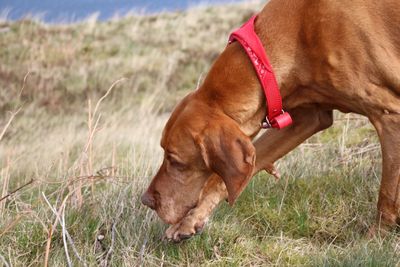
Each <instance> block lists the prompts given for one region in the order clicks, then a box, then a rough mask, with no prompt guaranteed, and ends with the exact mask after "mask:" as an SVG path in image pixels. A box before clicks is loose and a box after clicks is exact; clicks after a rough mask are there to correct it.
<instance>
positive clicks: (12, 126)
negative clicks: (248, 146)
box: [0, 3, 400, 266]
mask: <svg viewBox="0 0 400 267" xmlns="http://www.w3.org/2000/svg"><path fill="white" fill-rule="evenodd" d="M261 6H262V5H261V4H259V3H253V4H240V5H227V6H220V7H210V8H193V9H191V10H189V11H187V12H180V13H167V14H160V15H157V16H139V15H131V16H128V17H125V18H120V19H115V20H113V21H110V22H96V20H95V19H94V18H91V19H88V20H87V21H85V22H83V23H79V24H75V25H69V26H60V25H57V26H54V25H53V26H50V25H45V24H43V23H40V22H37V21H34V20H24V21H18V22H13V23H10V22H6V21H4V20H3V21H1V22H0V175H1V176H0V199H1V196H7V195H8V194H9V193H11V194H10V196H9V197H7V198H6V199H4V200H1V201H0V265H1V264H3V265H4V266H43V265H44V264H46V263H48V265H49V266H66V265H68V263H69V262H70V263H72V264H74V265H76V266H95V265H100V266H161V265H162V266H182V265H184V266H198V265H203V266H207V265H216V266H232V265H233V266H246V265H247V266H250V265H252V266H256V265H264V266H289V265H302V266H399V265H400V235H399V234H398V233H396V232H393V233H391V234H389V235H388V236H386V237H384V238H383V237H379V236H377V237H375V238H374V239H368V238H367V236H366V232H367V230H368V228H369V226H370V225H371V224H372V223H373V222H374V218H375V211H376V202H377V195H378V188H379V181H380V175H381V166H380V164H381V156H380V147H379V144H378V140H377V136H376V134H375V131H374V129H373V128H372V126H371V125H370V124H369V122H368V121H367V120H366V119H365V118H362V117H359V116H355V115H351V114H349V115H343V114H339V113H337V114H335V117H336V121H335V124H334V127H332V128H330V129H328V130H327V131H325V132H323V133H321V134H318V135H316V136H314V137H312V138H311V139H310V140H308V141H307V142H306V143H304V144H303V145H301V146H300V147H299V148H298V149H296V150H295V151H293V152H292V153H291V154H289V155H288V156H287V157H285V158H284V159H282V160H281V161H279V163H278V168H279V170H280V171H281V173H282V179H281V180H280V181H278V182H276V181H275V180H274V179H273V178H272V177H271V176H269V175H267V174H264V173H263V174H260V175H258V176H256V177H255V178H254V179H253V181H252V182H251V183H250V185H249V186H248V188H247V189H246V191H245V192H244V193H243V194H242V196H241V197H240V199H239V200H238V202H237V204H236V205H235V206H234V207H233V208H230V207H229V206H228V205H226V204H225V203H224V204H222V205H221V206H220V207H219V208H218V210H217V211H216V213H215V214H214V216H213V218H212V220H211V221H210V223H209V224H208V226H207V228H206V230H205V231H204V233H203V234H202V235H200V236H196V237H195V238H193V239H191V240H189V241H186V242H184V243H182V244H178V245H176V244H170V243H167V242H164V241H162V240H161V236H162V234H163V232H164V231H165V229H166V226H165V225H163V224H162V223H161V222H160V221H159V219H158V218H157V216H156V215H155V214H154V213H153V212H152V211H150V210H149V209H147V208H145V207H143V206H142V205H141V204H140V201H139V198H140V195H141V193H142V192H143V190H144V189H145V188H146V186H147V185H148V183H149V181H150V179H151V178H152V175H153V174H154V173H155V171H156V170H157V168H158V166H159V164H160V161H161V156H162V151H161V148H160V147H159V139H160V135H161V130H162V128H163V126H164V123H165V122H166V120H167V119H168V116H169V113H170V111H171V110H172V108H173V107H174V105H175V104H176V103H177V102H178V101H179V99H180V98H182V96H184V95H185V94H186V93H188V92H189V91H191V90H193V89H194V88H196V86H197V84H198V83H199V82H201V80H202V78H203V77H204V76H205V75H206V73H207V70H208V69H209V67H210V64H211V63H212V61H213V60H214V59H215V58H216V56H217V55H218V54H219V53H220V52H221V51H222V50H223V49H224V46H225V44H226V40H227V37H228V34H229V32H230V31H231V30H232V29H234V28H235V27H237V26H239V25H240V24H241V23H242V22H244V21H245V20H246V18H248V17H249V15H250V14H251V13H252V12H254V11H255V10H258V9H260V7H261ZM8 122H10V123H8ZM3 129H4V130H3ZM31 180H32V181H33V182H32V183H30V181H31ZM24 185H26V186H25V187H23V188H21V189H20V190H17V191H16V192H15V193H13V191H15V190H16V189H18V188H19V187H21V186H24Z"/></svg>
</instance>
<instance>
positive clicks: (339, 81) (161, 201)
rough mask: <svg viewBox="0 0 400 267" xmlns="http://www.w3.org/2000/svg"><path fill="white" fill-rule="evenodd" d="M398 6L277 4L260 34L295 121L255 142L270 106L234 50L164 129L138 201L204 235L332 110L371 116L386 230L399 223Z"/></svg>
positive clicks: (325, 0) (261, 18) (341, 0)
mask: <svg viewBox="0 0 400 267" xmlns="http://www.w3.org/2000/svg"><path fill="white" fill-rule="evenodd" d="M398 14H400V2H399V1H398V0H381V1H373V0H353V1H345V0H313V1H311V0H271V1H269V2H268V4H267V5H266V6H265V7H264V8H263V10H262V11H261V12H260V13H259V15H258V18H257V21H256V23H255V32H256V33H257V35H258V36H259V38H260V40H261V42H262V44H263V46H264V48H265V51H266V53H267V54H268V57H269V60H270V62H271V64H272V66H273V68H274V71H275V76H276V79H277V81H278V84H279V86H280V92H281V95H282V99H283V106H284V109H285V110H286V111H288V112H289V113H290V114H291V116H292V119H293V124H292V125H291V126H289V127H286V128H284V129H281V130H276V129H272V130H268V131H266V132H265V133H263V134H262V135H261V136H260V137H259V138H258V139H257V140H255V141H254V142H253V141H252V140H253V138H255V137H256V135H257V134H258V133H259V132H260V130H261V126H260V122H261V121H262V120H263V118H265V115H266V108H267V107H266V101H265V96H264V93H263V90H262V88H261V85H260V82H259V80H258V78H257V75H256V72H255V70H254V67H253V66H252V64H251V61H250V60H249V57H248V56H247V55H246V53H245V51H244V49H243V47H242V46H241V45H240V44H239V43H238V42H235V43H232V44H230V45H228V46H227V47H226V48H225V50H224V51H223V52H222V53H221V55H220V56H219V57H218V58H217V59H216V61H215V62H214V64H213V66H212V67H211V70H210V72H209V73H208V75H207V77H206V78H205V80H204V82H203V84H202V85H201V87H200V88H199V89H198V90H196V91H194V92H192V93H190V94H189V95H188V96H186V97H185V98H184V99H183V100H182V101H181V102H180V103H179V104H178V105H177V107H176V108H175V110H174V111H173V113H172V115H171V117H170V119H169V121H168V122H167V124H166V126H165V129H164V131H163V133H162V139H161V146H162V148H163V149H164V160H163V162H162V165H161V167H160V169H159V171H158V173H157V174H156V175H155V177H154V179H153V180H152V182H151V184H150V186H149V188H148V189H147V191H146V192H145V193H144V194H143V196H142V202H143V204H144V205H147V206H148V207H150V208H151V209H154V210H155V211H156V212H157V214H158V215H159V217H160V218H161V219H162V220H163V221H164V222H165V223H167V224H170V225H171V226H170V227H169V228H168V229H167V231H166V237H167V238H168V239H170V240H173V241H176V242H179V241H181V240H183V239H187V238H189V237H191V236H192V235H194V234H196V233H198V232H200V231H201V230H202V228H203V227H204V225H205V223H206V222H207V219H208V217H209V216H210V214H211V213H212V211H213V209H214V208H215V207H216V206H217V205H218V203H219V202H220V201H222V200H225V199H226V200H228V202H229V204H230V205H233V204H234V202H235V200H236V199H237V198H238V196H239V195H240V193H241V192H242V191H243V189H244V188H245V187H246V185H247V184H248V182H249V181H250V179H251V178H252V177H253V176H254V175H255V174H256V173H258V172H259V171H262V170H266V171H267V172H269V173H270V174H272V175H274V176H279V174H278V172H277V170H276V169H275V168H274V162H276V161H277V160H278V159H280V158H281V157H283V156H284V155H285V154H287V153H288V152H290V151H291V150H292V149H294V148H295V147H296V146H298V145H299V144H301V143H302V142H303V141H305V140H306V139H307V138H309V137H310V136H312V135H313V134H315V133H317V132H319V131H322V130H324V129H326V128H328V127H330V126H331V125H332V123H333V110H339V111H341V112H344V113H349V112H353V113H357V114H361V115H364V116H367V117H368V118H369V120H370V121H371V123H372V124H373V125H374V127H375V129H376V131H377V133H378V135H379V139H380V143H381V147H382V164H383V168H382V170H383V171H382V180H381V187H380V192H379V200H378V205H377V207H378V213H377V217H378V220H379V223H380V225H385V226H387V227H391V226H394V225H396V224H397V223H399V210H400V16H398Z"/></svg>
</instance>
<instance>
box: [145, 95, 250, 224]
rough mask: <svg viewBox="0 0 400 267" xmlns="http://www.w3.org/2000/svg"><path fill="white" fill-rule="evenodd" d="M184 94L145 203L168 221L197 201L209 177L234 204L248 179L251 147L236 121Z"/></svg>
mask: <svg viewBox="0 0 400 267" xmlns="http://www.w3.org/2000/svg"><path fill="white" fill-rule="evenodd" d="M195 95H196V93H194V94H191V95H189V96H187V97H186V98H185V99H184V100H183V101H182V102H181V103H180V104H179V105H178V106H177V108H176V109H175V111H174V112H173V113H172V116H171V118H170V119H169V121H168V123H167V125H166V127H165V129H164V132H163V136H162V140H161V146H162V148H163V150H164V159H163V162H162V165H161V167H160V169H159V171H158V173H157V174H156V175H155V177H154V178H153V180H152V182H151V184H150V186H149V188H148V190H147V191H146V192H145V193H144V194H143V196H142V202H143V204H145V205H147V206H149V207H150V208H152V209H154V210H156V211H157V213H158V215H159V216H160V218H161V219H162V220H163V221H164V222H166V223H168V224H176V223H177V222H179V221H180V220H181V219H182V218H183V217H184V216H185V215H186V214H187V213H188V211H189V210H191V209H192V208H194V207H195V206H196V205H197V202H198V200H199V196H200V194H201V190H202V188H203V186H204V184H205V182H206V181H207V179H208V177H209V176H210V175H211V174H213V173H216V174H218V175H219V176H220V177H221V178H222V179H223V181H224V182H225V185H226V188H227V191H228V201H229V203H230V204H231V205H232V204H233V203H234V202H235V200H236V198H237V197H238V196H239V194H240V193H241V192H242V191H243V189H244V187H245V186H246V185H247V183H248V181H249V180H250V178H251V175H252V172H253V168H254V164H255V148H254V146H253V144H252V143H251V140H250V138H249V137H247V136H246V135H245V134H244V133H243V132H242V131H241V130H240V128H239V125H238V124H237V123H236V122H235V121H234V120H233V119H231V118H230V117H228V116H227V115H225V114H223V113H222V112H221V111H219V110H218V109H213V108H212V107H210V106H208V105H206V104H204V103H203V102H202V101H199V100H197V99H196V97H195Z"/></svg>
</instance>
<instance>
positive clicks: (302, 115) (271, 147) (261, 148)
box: [253, 106, 333, 178]
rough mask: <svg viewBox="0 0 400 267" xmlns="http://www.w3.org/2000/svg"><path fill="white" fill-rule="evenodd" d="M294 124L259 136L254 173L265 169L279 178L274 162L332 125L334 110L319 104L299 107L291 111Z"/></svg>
mask: <svg viewBox="0 0 400 267" xmlns="http://www.w3.org/2000/svg"><path fill="white" fill-rule="evenodd" d="M290 114H291V115H292V117H293V124H292V125H291V126H290V127H287V128H285V129H282V130H279V131H278V130H270V131H267V132H266V133H264V134H263V135H262V136H261V137H260V138H258V139H257V140H256V141H255V143H254V146H255V147H256V152H257V155H256V167H255V169H254V173H253V174H256V173H258V172H259V171H262V170H265V171H267V172H268V173H270V174H272V175H274V176H275V177H276V178H279V172H278V171H277V170H276V169H275V167H274V163H275V162H276V161H277V160H278V159H280V158H281V157H283V156H284V155H286V154H287V153H289V152H290V151H292V150H293V149H294V148H296V147H297V146H298V145H300V144H301V143H303V142H304V141H305V140H306V139H308V138H309V137H311V136H312V135H314V134H315V133H317V132H319V131H322V130H324V129H326V128H328V127H330V126H331V125H332V123H333V113H332V110H325V109H321V108H319V107H318V106H315V107H307V108H297V109H294V110H291V111H290Z"/></svg>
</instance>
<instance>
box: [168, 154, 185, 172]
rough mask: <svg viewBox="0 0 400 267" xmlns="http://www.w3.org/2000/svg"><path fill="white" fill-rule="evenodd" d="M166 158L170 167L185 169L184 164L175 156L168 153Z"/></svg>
mask: <svg viewBox="0 0 400 267" xmlns="http://www.w3.org/2000/svg"><path fill="white" fill-rule="evenodd" d="M167 160H168V161H169V164H171V166H172V167H174V168H177V169H178V170H183V169H185V167H186V165H185V164H184V163H183V162H180V161H178V160H177V159H176V158H174V157H172V156H170V155H168V156H167Z"/></svg>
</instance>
